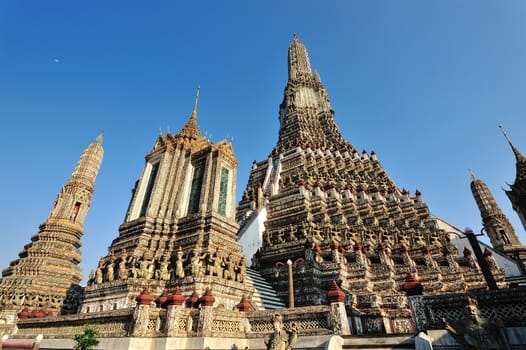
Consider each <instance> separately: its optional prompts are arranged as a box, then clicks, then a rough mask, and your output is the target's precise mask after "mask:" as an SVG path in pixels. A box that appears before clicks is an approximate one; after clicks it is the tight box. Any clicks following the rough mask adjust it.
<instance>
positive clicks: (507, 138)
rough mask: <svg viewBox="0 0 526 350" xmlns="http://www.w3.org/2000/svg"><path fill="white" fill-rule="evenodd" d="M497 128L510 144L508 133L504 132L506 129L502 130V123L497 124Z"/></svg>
mask: <svg viewBox="0 0 526 350" xmlns="http://www.w3.org/2000/svg"><path fill="white" fill-rule="evenodd" d="M499 129H500V131H501V132H502V134H503V135H504V137H505V138H506V141H508V143H509V144H510V145H511V144H512V143H511V140H510V138H509V137H508V134H506V131H504V128H503V127H502V124H499Z"/></svg>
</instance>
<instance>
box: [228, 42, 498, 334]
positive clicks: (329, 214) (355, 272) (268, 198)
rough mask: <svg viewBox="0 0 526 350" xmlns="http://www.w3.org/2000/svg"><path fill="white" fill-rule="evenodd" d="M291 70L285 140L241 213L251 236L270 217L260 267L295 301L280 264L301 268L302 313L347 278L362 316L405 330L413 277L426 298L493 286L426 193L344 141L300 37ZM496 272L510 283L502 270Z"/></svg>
mask: <svg viewBox="0 0 526 350" xmlns="http://www.w3.org/2000/svg"><path fill="white" fill-rule="evenodd" d="M288 68H289V79H288V82H287V86H286V87H285V91H284V97H283V102H282V103H281V105H280V109H279V121H280V130H279V138H278V142H277V144H276V146H275V147H274V149H273V150H272V152H271V153H270V156H269V158H268V159H266V160H263V161H261V162H254V164H253V166H252V171H251V173H250V177H249V180H248V184H247V187H246V189H245V191H244V193H243V197H242V199H241V201H240V202H239V205H238V212H237V218H238V221H239V222H240V223H241V225H242V229H241V230H242V231H249V230H248V229H247V228H246V227H244V226H245V225H257V223H258V222H259V221H258V220H249V219H250V217H251V216H255V215H259V213H261V212H263V211H265V213H266V215H267V217H266V221H265V223H264V228H263V229H262V230H261V231H263V233H262V246H261V248H260V249H259V251H258V252H257V253H256V255H255V258H254V260H253V266H254V267H256V268H258V269H259V270H260V271H261V273H262V274H263V275H264V276H265V278H266V279H267V280H268V281H270V282H271V284H272V285H273V286H274V287H275V288H276V289H277V290H278V293H279V294H280V295H281V296H282V297H283V299H284V300H287V295H288V291H287V280H286V273H281V272H280V269H281V266H282V264H281V263H282V262H284V261H287V260H288V259H290V260H291V261H293V262H294V261H295V262H297V264H295V266H296V265H297V266H299V265H301V268H297V269H296V270H295V272H294V279H295V283H296V286H297V287H296V290H295V299H296V305H312V304H320V303H325V302H326V300H325V299H326V296H325V292H326V290H327V289H328V286H329V283H330V281H332V280H333V279H336V280H341V282H342V283H341V285H342V288H344V289H345V290H347V291H348V292H350V293H352V294H353V295H354V298H355V300H354V301H353V303H355V305H356V306H357V307H358V309H360V310H362V311H364V312H365V311H366V312H371V313H373V314H374V313H384V314H385V315H386V317H387V318H392V319H393V320H396V321H393V322H394V323H393V326H392V327H394V328H397V327H398V328H399V329H398V331H400V329H401V328H403V327H405V326H407V322H409V321H408V320H409V318H410V317H409V314H408V311H407V302H406V299H405V298H406V297H405V293H404V292H403V290H402V287H401V286H402V285H403V283H404V282H405V278H406V274H407V271H408V270H409V271H411V273H413V275H414V276H415V278H418V279H419V280H420V282H421V283H422V285H423V287H424V293H426V294H439V293H445V292H461V291H466V290H474V289H484V288H486V284H485V282H484V280H483V278H482V275H481V273H480V270H479V267H478V265H477V264H476V263H475V262H474V260H473V257H472V256H471V255H470V254H469V253H467V252H466V253H465V254H464V256H459V255H458V252H457V251H456V250H455V248H454V246H453V245H452V244H451V241H450V239H449V236H448V235H447V234H446V232H444V231H443V230H441V229H440V228H439V227H438V225H437V222H436V220H435V219H434V218H433V217H432V216H431V215H430V212H429V208H428V206H427V205H426V204H425V203H424V201H423V199H422V194H421V193H420V192H419V191H418V190H416V191H415V192H414V195H411V194H410V193H409V191H407V190H405V189H400V188H399V187H398V186H397V185H396V184H395V183H394V181H393V180H392V179H391V178H390V177H389V175H388V174H387V173H386V171H385V169H384V168H383V166H382V165H381V163H380V161H379V160H378V158H377V155H376V153H375V152H374V151H371V152H370V153H368V152H366V151H363V152H361V153H359V152H358V151H357V150H356V149H355V148H354V147H353V146H352V145H351V144H350V143H349V142H348V141H347V140H345V138H344V137H343V136H342V134H341V132H340V130H339V128H338V126H337V125H336V121H335V119H334V111H333V110H332V108H331V105H330V101H329V98H328V94H327V91H326V89H325V87H324V86H323V84H322V83H321V79H320V76H319V74H318V73H317V72H316V73H315V74H314V75H313V74H312V72H311V68H310V60H309V56H308V54H307V50H306V49H305V46H304V45H303V43H301V42H300V41H299V39H298V37H297V36H296V35H294V38H293V41H292V43H291V45H290V47H289V53H288ZM494 273H495V274H496V275H498V279H499V281H502V279H503V277H504V275H503V274H502V271H497V270H495V271H494ZM379 327H380V326H379ZM381 327H385V326H381Z"/></svg>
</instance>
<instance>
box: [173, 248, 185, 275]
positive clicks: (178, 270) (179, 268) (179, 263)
mask: <svg viewBox="0 0 526 350" xmlns="http://www.w3.org/2000/svg"><path fill="white" fill-rule="evenodd" d="M183 255H184V251H183V250H182V249H181V247H179V250H178V251H177V260H176V262H175V275H176V276H177V278H184V268H183Z"/></svg>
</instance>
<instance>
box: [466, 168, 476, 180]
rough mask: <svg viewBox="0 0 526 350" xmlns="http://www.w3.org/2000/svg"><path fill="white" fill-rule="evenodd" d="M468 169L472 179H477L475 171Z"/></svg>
mask: <svg viewBox="0 0 526 350" xmlns="http://www.w3.org/2000/svg"><path fill="white" fill-rule="evenodd" d="M468 171H469V176H470V177H471V180H473V181H475V180H476V179H477V177H476V176H475V174H474V173H473V171H472V170H471V169H470V168H468Z"/></svg>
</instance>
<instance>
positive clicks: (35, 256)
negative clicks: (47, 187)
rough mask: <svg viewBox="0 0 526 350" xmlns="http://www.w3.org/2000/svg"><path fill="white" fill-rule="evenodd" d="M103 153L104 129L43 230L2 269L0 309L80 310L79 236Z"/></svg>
mask: <svg viewBox="0 0 526 350" xmlns="http://www.w3.org/2000/svg"><path fill="white" fill-rule="evenodd" d="M103 154H104V150H103V148H102V135H101V136H99V137H98V138H97V140H96V142H94V143H92V144H90V145H89V146H88V147H87V148H86V149H85V150H84V152H83V153H82V155H81V157H80V160H79V162H78V164H77V166H76V168H75V170H74V171H73V174H72V175H71V177H70V178H69V180H68V181H67V182H66V184H65V185H64V186H63V187H62V189H61V190H60V192H59V194H58V196H57V198H56V199H55V202H54V204H53V208H52V209H51V213H50V214H49V217H48V218H47V220H46V221H45V222H44V223H43V224H42V225H40V228H39V232H38V233H37V234H36V235H34V236H33V237H31V242H30V243H28V244H27V245H25V246H24V249H23V250H22V251H21V252H20V253H19V258H18V259H17V260H14V261H12V262H11V264H10V265H9V267H8V268H6V269H4V270H3V271H2V280H1V283H0V308H1V309H0V311H3V312H8V311H9V310H10V309H13V310H14V316H16V313H18V312H19V311H20V310H21V309H23V308H26V309H27V308H31V309H34V310H42V309H44V308H45V309H46V310H47V313H48V314H56V313H59V312H63V313H69V312H75V311H76V307H78V302H79V301H80V300H79V298H78V297H79V295H81V294H82V288H81V287H80V286H79V285H78V283H80V281H81V280H82V274H81V270H80V267H79V266H78V264H79V263H80V261H81V253H80V247H81V242H80V238H81V237H82V235H83V233H84V231H83V225H84V220H85V219H86V215H87V214H88V211H89V209H90V206H91V199H92V196H93V189H94V186H95V179H96V178H97V174H98V172H99V167H100V165H101V162H102V157H103ZM75 294H76V295H75ZM67 295H70V296H71V299H70V300H66V296H67ZM73 300H75V303H77V304H76V305H75V304H74V303H73V304H72V303H70V301H73Z"/></svg>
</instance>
